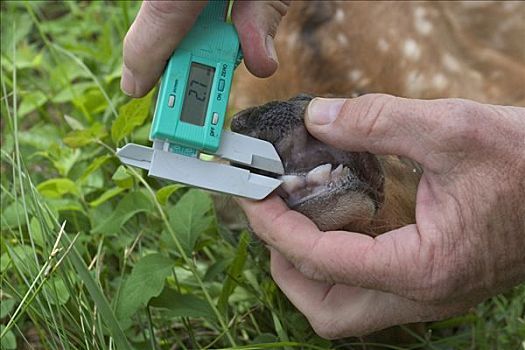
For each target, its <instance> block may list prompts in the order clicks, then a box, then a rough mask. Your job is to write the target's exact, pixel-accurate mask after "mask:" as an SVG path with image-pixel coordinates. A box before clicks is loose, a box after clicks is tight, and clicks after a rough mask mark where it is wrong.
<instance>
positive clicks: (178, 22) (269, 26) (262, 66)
mask: <svg viewBox="0 0 525 350" xmlns="http://www.w3.org/2000/svg"><path fill="white" fill-rule="evenodd" d="M206 4H207V1H149V0H147V1H144V2H143V3H142V6H141V7H140V10H139V13H138V15H137V17H136V18H135V21H134V22H133V24H132V25H131V28H130V29H129V31H128V33H127V34H126V38H125V39H124V65H123V67H122V80H121V83H120V85H121V88H122V90H123V91H124V92H125V93H126V94H128V95H130V96H133V97H141V96H144V95H145V94H146V93H148V91H150V90H151V88H152V87H153V86H154V85H155V83H156V82H157V80H158V79H159V78H160V76H161V74H162V72H163V71H164V66H165V65H166V61H167V60H168V58H169V57H170V55H171V54H172V53H173V51H174V50H175V48H176V47H177V45H178V44H179V43H180V41H181V40H182V39H183V38H184V36H185V35H186V33H187V32H188V31H189V30H190V29H191V27H192V25H193V23H194V22H195V20H196V19H197V16H198V15H199V13H200V12H201V11H202V9H203V8H204V6H205V5H206ZM288 5H289V1H236V2H235V3H234V6H233V9H232V19H233V23H234V25H235V27H236V28H237V31H238V33H239V37H240V41H241V47H242V50H243V54H244V61H245V64H246V67H247V68H248V70H249V71H250V72H251V73H252V74H254V75H256V76H258V77H267V76H270V75H271V74H273V73H274V72H275V70H276V69H277V66H278V61H277V54H276V52H275V47H274V43H273V37H274V36H275V32H276V30H277V26H278V25H279V22H280V21H281V18H282V17H283V16H284V15H285V14H286V11H287V9H288Z"/></svg>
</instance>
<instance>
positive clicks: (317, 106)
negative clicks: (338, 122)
mask: <svg viewBox="0 0 525 350" xmlns="http://www.w3.org/2000/svg"><path fill="white" fill-rule="evenodd" d="M344 103H345V99H343V98H321V97H316V98H314V99H313V100H312V101H310V104H309V105H308V109H307V111H306V118H307V119H308V122H310V123H311V124H316V125H327V124H330V123H332V122H333V121H334V120H335V119H336V118H337V116H338V115H339V112H340V111H341V108H342V107H343V104H344Z"/></svg>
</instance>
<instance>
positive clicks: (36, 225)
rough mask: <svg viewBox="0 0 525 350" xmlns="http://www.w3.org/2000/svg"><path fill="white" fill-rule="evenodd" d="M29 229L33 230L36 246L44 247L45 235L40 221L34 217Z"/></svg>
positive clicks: (32, 234)
mask: <svg viewBox="0 0 525 350" xmlns="http://www.w3.org/2000/svg"><path fill="white" fill-rule="evenodd" d="M29 227H30V228H31V231H30V232H31V237H33V240H34V241H35V243H36V244H38V245H39V246H40V247H44V246H45V245H44V235H43V233H42V227H41V226H40V222H39V221H38V219H37V218H36V217H35V216H33V217H32V218H31V222H30V223H29Z"/></svg>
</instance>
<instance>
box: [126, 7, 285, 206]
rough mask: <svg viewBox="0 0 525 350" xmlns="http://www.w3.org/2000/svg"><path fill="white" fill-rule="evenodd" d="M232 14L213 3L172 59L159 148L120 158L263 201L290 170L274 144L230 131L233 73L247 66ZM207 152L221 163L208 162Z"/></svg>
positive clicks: (156, 124) (159, 120)
mask: <svg viewBox="0 0 525 350" xmlns="http://www.w3.org/2000/svg"><path fill="white" fill-rule="evenodd" d="M228 8H229V2H228V1H209V2H208V5H207V6H206V7H205V8H204V10H203V11H202V13H201V14H200V15H199V17H198V18H197V20H196V22H195V24H194V25H193V27H192V29H191V30H190V31H189V33H188V34H187V35H186V36H185V37H184V39H183V40H182V42H181V43H180V44H179V45H178V47H177V48H176V50H175V52H173V54H172V56H171V57H170V59H169V61H168V64H167V66H166V69H165V71H164V74H163V76H162V79H161V84H160V89H159V93H158V97H157V104H156V107H155V115H154V118H153V124H152V128H151V133H150V138H151V140H152V141H153V147H147V146H143V145H137V144H133V143H130V144H127V145H125V146H124V147H122V148H120V149H118V150H117V155H118V157H119V158H120V160H121V161H122V162H123V163H125V164H128V165H132V166H136V167H139V168H142V169H146V170H148V175H149V176H153V177H157V178H162V179H169V180H172V181H176V182H180V183H183V184H187V185H190V186H195V187H200V188H204V189H208V190H213V191H218V192H223V193H229V194H233V195H236V196H242V197H247V198H252V199H262V198H264V197H266V196H267V195H268V194H270V193H271V192H272V191H273V190H274V189H276V188H277V187H278V186H279V185H280V184H281V182H282V181H281V180H280V179H277V178H275V177H276V176H277V175H281V174H283V172H284V170H283V165H282V163H281V160H280V158H279V155H278V154H277V152H276V150H275V148H274V147H273V145H272V144H271V143H269V142H266V141H263V140H259V139H256V138H252V137H248V136H245V135H241V134H237V133H233V132H230V131H225V130H223V128H224V122H225V119H226V110H227V106H228V99H229V96H230V90H231V86H232V79H233V72H234V70H235V68H236V67H237V65H238V64H239V62H240V61H241V59H242V54H241V49H240V45H239V37H238V35H237V32H236V30H235V28H234V26H233V25H232V24H231V23H229V22H228V21H227V15H228ZM201 152H203V153H206V154H209V155H213V156H214V158H221V159H222V161H221V162H214V161H205V160H203V159H201V157H200V153H201ZM224 161H229V164H228V163H226V162H224ZM253 169H257V171H252V170H253ZM260 170H262V171H263V173H264V174H265V175H261V172H260ZM268 174H274V175H273V176H268Z"/></svg>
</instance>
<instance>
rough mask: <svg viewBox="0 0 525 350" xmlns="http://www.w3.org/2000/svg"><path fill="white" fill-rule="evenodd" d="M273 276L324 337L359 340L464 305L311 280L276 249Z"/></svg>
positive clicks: (432, 317) (273, 260)
mask: <svg viewBox="0 0 525 350" xmlns="http://www.w3.org/2000/svg"><path fill="white" fill-rule="evenodd" d="M270 252H271V270H272V277H273V279H274V281H275V283H276V284H277V285H278V286H279V289H281V291H282V292H283V293H284V294H285V295H286V297H287V298H288V299H289V300H290V302H291V303H292V304H293V305H295V307H296V308H297V309H298V310H299V311H300V312H301V313H302V314H304V315H305V317H306V318H307V319H308V321H309V323H310V325H311V326H312V328H313V329H314V330H315V332H316V333H317V334H318V335H320V336H321V337H323V338H327V339H335V338H341V337H357V336H363V335H366V334H370V333H372V332H375V331H378V330H381V329H385V328H388V327H391V326H394V325H399V324H406V323H413V322H421V321H428V320H436V319H439V318H443V317H446V316H449V315H451V314H454V313H456V312H460V311H462V310H464V307H463V306H462V305H446V306H435V305H425V304H422V303H418V302H415V301H412V300H409V299H406V298H403V297H400V296H398V295H395V294H391V293H384V292H381V291H376V290H371V289H364V288H359V287H352V286H348V285H342V284H328V283H324V282H319V281H315V280H311V279H308V278H307V277H305V276H304V275H303V274H301V273H300V272H299V271H298V270H297V269H295V267H294V266H293V264H292V263H290V262H289V261H288V260H286V258H285V257H284V256H283V255H282V254H281V253H279V252H278V251H276V250H275V249H273V248H270Z"/></svg>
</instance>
